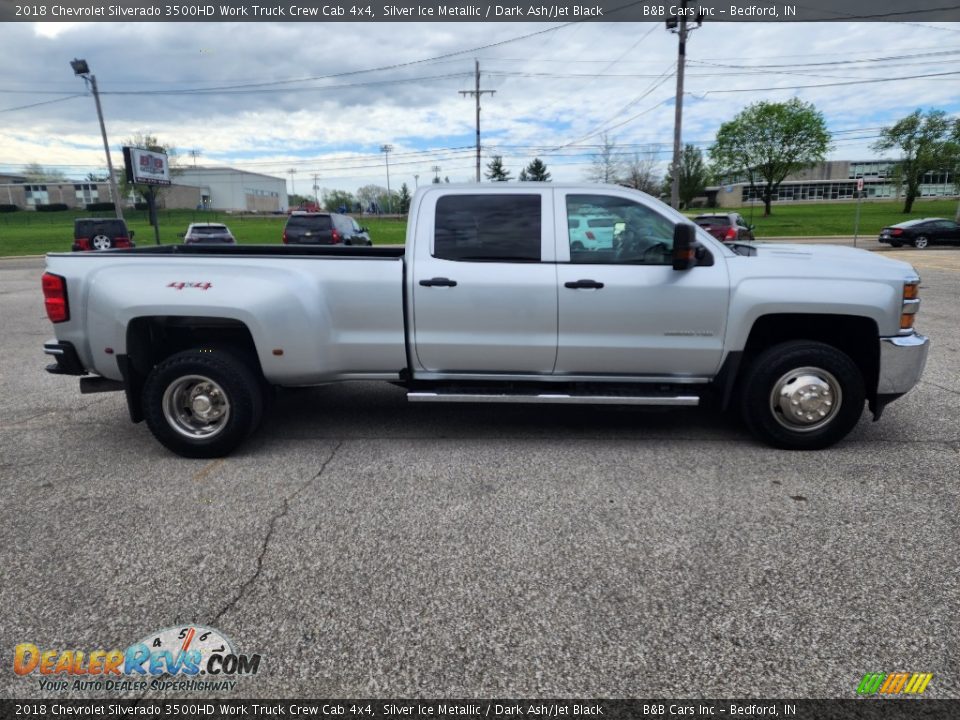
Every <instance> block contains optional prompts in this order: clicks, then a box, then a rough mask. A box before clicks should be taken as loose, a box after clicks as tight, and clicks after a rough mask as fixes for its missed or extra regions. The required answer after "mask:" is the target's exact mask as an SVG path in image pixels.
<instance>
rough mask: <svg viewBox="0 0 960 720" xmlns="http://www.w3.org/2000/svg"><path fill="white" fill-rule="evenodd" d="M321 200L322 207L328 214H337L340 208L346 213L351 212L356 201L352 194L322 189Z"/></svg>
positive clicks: (344, 191)
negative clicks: (343, 208)
mask: <svg viewBox="0 0 960 720" xmlns="http://www.w3.org/2000/svg"><path fill="white" fill-rule="evenodd" d="M321 197H322V198H323V207H324V209H325V210H327V211H328V212H339V210H340V208H342V207H345V208H346V209H347V211H348V212H350V211H352V210H353V208H354V206H355V205H356V204H357V199H356V198H355V197H354V196H353V193H351V192H347V191H346V190H328V189H326V188H324V189H323V192H322V193H321Z"/></svg>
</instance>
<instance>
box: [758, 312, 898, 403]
mask: <svg viewBox="0 0 960 720" xmlns="http://www.w3.org/2000/svg"><path fill="white" fill-rule="evenodd" d="M879 336H880V334H879V330H878V328H877V323H876V322H874V321H873V320H871V319H870V318H866V317H858V316H855V315H804V314H799V313H781V314H775V315H763V316H761V317H759V318H757V320H756V322H754V324H753V327H752V328H751V329H750V336H749V337H748V338H747V344H746V347H745V348H744V351H743V352H744V354H743V362H742V365H741V367H742V368H747V367H749V366H750V363H751V362H752V361H753V358H755V357H756V356H757V355H759V354H760V353H761V352H763V351H764V350H766V349H767V348H768V347H772V346H773V345H777V344H779V343H782V342H787V341H789V340H813V341H816V342H822V343H825V344H827V345H831V346H833V347H835V348H837V349H838V350H841V351H842V352H844V353H846V354H847V355H848V356H849V357H850V359H851V360H853V362H854V363H856V365H857V367H858V368H860V372H861V373H862V374H863V384H864V388H865V389H866V392H867V398H868V399H873V398H874V396H875V395H876V391H877V379H878V376H879V372H880V346H879V344H878V342H877V339H878V338H879Z"/></svg>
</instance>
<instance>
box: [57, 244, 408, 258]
mask: <svg viewBox="0 0 960 720" xmlns="http://www.w3.org/2000/svg"><path fill="white" fill-rule="evenodd" d="M405 250H406V248H404V246H403V245H373V246H370V247H363V246H354V245H144V246H142V247H137V248H127V249H118V250H104V251H101V252H90V253H48V254H49V255H59V256H67V257H76V258H82V257H89V258H96V257H101V258H102V257H104V256H105V255H106V254H109V256H110V257H126V256H129V257H144V256H146V255H162V256H169V255H227V256H230V257H287V256H289V257H374V258H401V257H403V256H404V252H405Z"/></svg>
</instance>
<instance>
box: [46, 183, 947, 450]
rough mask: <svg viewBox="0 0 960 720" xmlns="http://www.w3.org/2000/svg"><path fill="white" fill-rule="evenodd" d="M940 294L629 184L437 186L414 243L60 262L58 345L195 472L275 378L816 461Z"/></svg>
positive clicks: (842, 254) (894, 383)
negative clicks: (709, 436) (191, 460)
mask: <svg viewBox="0 0 960 720" xmlns="http://www.w3.org/2000/svg"><path fill="white" fill-rule="evenodd" d="M919 282H920V278H919V276H918V275H917V273H916V271H915V270H914V269H913V268H912V267H911V266H910V265H907V264H905V263H903V262H898V261H896V260H890V259H888V258H885V257H883V256H882V255H878V254H873V253H869V252H865V251H862V250H854V249H849V248H841V247H829V246H820V247H807V246H796V245H764V244H758V245H741V244H732V245H726V244H724V243H722V242H720V241H718V240H716V239H714V238H713V237H711V236H710V235H709V234H708V233H706V232H704V231H703V230H701V229H699V228H697V227H696V226H695V225H693V224H692V223H690V222H689V221H688V220H687V219H686V218H684V217H683V216H682V215H680V214H679V213H677V212H675V211H673V210H672V209H670V208H669V207H667V206H666V205H664V204H663V203H661V202H660V201H658V200H655V199H653V198H651V197H648V196H647V195H644V194H643V193H639V192H635V191H632V190H629V189H626V188H622V187H614V186H606V185H563V184H553V183H547V184H541V183H521V184H506V183H501V184H489V185H463V186H457V185H442V186H441V185H433V186H431V187H428V188H424V189H421V190H419V191H418V192H417V194H416V195H415V196H414V198H413V202H412V204H411V207H410V217H409V222H408V226H407V238H406V246H405V247H376V246H375V247H372V248H360V247H331V246H317V247H311V246H306V245H299V246H292V247H291V246H288V247H284V246H281V245H276V246H243V245H241V246H224V247H215V246H202V245H183V246H162V247H142V248H136V249H130V250H111V251H106V252H98V253H83V254H81V253H76V254H66V253H55V254H51V255H49V256H48V257H47V272H46V274H45V275H44V276H43V292H44V298H45V303H46V309H47V313H48V315H49V317H50V320H51V321H52V322H53V323H54V329H55V334H56V339H55V340H52V341H50V342H48V343H47V344H46V345H45V347H44V350H45V352H46V353H47V354H49V355H52V356H53V357H54V358H55V359H56V362H55V363H54V364H52V365H50V366H49V367H48V368H47V370H48V371H50V372H53V373H60V374H68V375H83V376H84V377H83V378H81V380H80V388H81V391H82V392H99V391H104V390H120V389H122V390H124V391H125V392H126V397H127V405H128V408H129V411H130V417H131V418H132V420H133V421H134V422H139V421H140V420H144V419H145V420H146V421H147V425H148V426H149V427H150V430H151V431H152V432H153V434H154V435H155V436H156V438H157V439H158V440H159V441H160V442H161V443H163V444H164V445H165V446H166V447H168V448H169V449H170V450H172V451H173V452H175V453H179V454H180V455H184V456H189V457H216V456H221V455H224V454H226V453H229V452H230V451H231V450H233V449H234V448H235V447H236V446H237V445H238V444H239V443H240V442H242V441H243V439H244V438H245V437H246V436H247V435H248V434H249V433H251V432H253V430H254V429H255V428H256V427H257V426H258V424H259V422H260V420H261V416H262V414H263V412H264V405H265V403H266V401H267V400H268V399H269V397H270V394H271V392H272V391H273V388H274V386H299V385H312V384H320V383H329V382H334V381H343V380H384V381H388V382H392V383H395V384H401V385H403V386H404V387H405V388H406V389H407V391H408V397H409V399H410V400H411V401H415V402H509V403H543V404H552V403H593V404H610V405H674V406H684V405H687V406H689V405H698V404H707V403H709V404H712V405H713V406H716V407H719V408H727V407H735V408H738V409H739V411H740V412H741V413H742V415H743V417H744V419H745V421H746V424H747V426H748V427H749V428H750V430H751V431H752V432H753V433H754V434H755V435H756V436H757V437H758V438H760V439H762V440H763V441H765V442H767V443H769V444H771V445H774V446H777V447H782V448H795V449H816V448H823V447H826V446H828V445H831V444H832V443H835V442H836V441H838V440H840V439H841V438H843V437H844V436H845V435H846V434H847V433H848V432H849V431H850V430H851V429H852V428H853V427H854V425H856V424H857V422H858V421H859V420H860V417H861V415H862V413H863V407H864V403H865V402H866V403H868V405H869V408H870V409H871V411H872V412H873V417H874V419H875V420H876V419H878V418H879V416H880V413H881V411H882V410H883V408H884V406H885V405H886V404H887V403H889V402H891V401H892V400H894V399H896V398H897V397H899V396H901V395H903V394H904V393H905V392H907V391H908V390H910V388H912V387H913V386H914V384H916V382H917V381H918V379H919V377H920V375H921V373H922V371H923V367H924V364H925V362H926V357H927V350H928V345H929V341H928V339H927V338H925V337H923V336H921V335H918V334H917V333H916V332H915V331H914V329H913V323H914V318H915V316H916V312H917V309H918V307H919V304H920V300H919V298H918V291H919Z"/></svg>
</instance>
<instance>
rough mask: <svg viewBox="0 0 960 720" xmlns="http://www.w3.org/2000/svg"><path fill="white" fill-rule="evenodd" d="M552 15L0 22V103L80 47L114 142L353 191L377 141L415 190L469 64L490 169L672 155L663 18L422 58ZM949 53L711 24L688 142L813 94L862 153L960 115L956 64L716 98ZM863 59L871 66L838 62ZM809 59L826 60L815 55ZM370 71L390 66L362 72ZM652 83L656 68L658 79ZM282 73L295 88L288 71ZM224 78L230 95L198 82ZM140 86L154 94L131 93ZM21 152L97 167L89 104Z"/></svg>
mask: <svg viewBox="0 0 960 720" xmlns="http://www.w3.org/2000/svg"><path fill="white" fill-rule="evenodd" d="M549 27H551V26H550V25H547V24H537V25H532V24H512V23H511V24H501V23H496V24H494V23H491V24H463V23H450V24H436V23H435V24H424V25H413V24H396V25H393V24H389V23H377V24H356V25H353V24H332V23H328V24H317V25H312V24H298V23H288V24H270V23H263V24H253V23H241V24H225V23H218V24H213V23H206V24H183V23H181V24H172V23H167V24H164V23H145V24H122V23H102V24H97V23H57V24H43V25H34V26H32V27H31V26H25V25H19V24H8V25H5V26H3V28H2V31H3V36H4V42H3V43H2V44H0V65H2V66H5V67H17V68H18V71H17V73H14V74H11V75H10V76H8V77H7V78H5V79H4V80H3V81H0V111H2V110H4V109H9V108H14V107H22V106H26V105H31V104H35V103H41V102H45V101H49V100H58V99H61V98H64V97H66V96H67V95H69V94H77V93H81V92H83V91H84V87H83V84H82V82H81V81H80V80H79V79H77V78H75V77H74V76H73V74H72V72H71V70H70V68H69V64H68V62H69V60H70V59H72V58H73V57H83V58H85V59H87V61H88V62H89V63H90V67H91V69H92V70H93V72H94V73H95V74H96V76H97V78H98V81H99V85H100V89H101V92H102V94H103V106H104V114H105V116H106V122H107V128H108V132H109V134H110V139H111V143H112V145H114V146H115V147H116V146H118V145H119V143H120V141H121V140H123V139H124V138H127V137H130V136H132V135H133V134H135V133H137V132H149V133H151V134H155V135H158V136H159V137H160V138H161V139H162V140H164V141H166V142H168V143H172V144H173V145H175V146H176V147H177V148H179V149H180V150H181V153H182V154H184V155H185V154H186V151H188V150H190V149H194V148H195V149H199V150H200V151H201V155H200V157H199V158H198V162H200V163H209V164H214V163H215V164H234V165H238V166H241V167H248V168H249V169H252V170H256V171H259V172H266V173H270V174H275V175H278V176H286V170H287V169H288V168H290V167H296V168H297V169H298V172H299V175H298V177H307V176H310V175H312V174H313V173H318V174H319V175H320V177H321V180H320V182H321V184H324V183H327V185H328V186H338V187H343V188H345V189H354V188H355V187H356V186H357V185H360V184H365V183H368V182H377V181H379V182H383V179H381V177H382V175H384V174H385V173H384V171H383V162H382V161H383V159H384V158H383V156H382V155H381V154H380V153H379V152H378V149H379V147H380V145H381V144H383V143H391V144H393V145H394V147H395V149H394V152H393V153H392V154H391V177H392V179H393V180H394V181H395V182H396V183H397V184H399V182H402V181H407V182H408V183H410V184H412V183H413V176H414V174H419V175H420V176H421V179H426V178H428V177H430V176H432V174H433V171H432V170H431V168H432V167H433V166H435V165H439V166H441V168H442V170H441V172H440V174H441V177H443V176H445V175H449V176H450V178H451V180H465V179H469V178H471V177H472V175H473V167H474V159H473V155H472V152H471V151H470V146H472V145H473V140H474V139H473V134H474V107H473V100H472V98H465V97H463V96H462V95H460V94H459V92H458V91H460V90H468V89H472V87H473V63H474V57H477V58H479V60H480V63H481V71H482V73H483V74H482V79H481V85H482V87H483V89H491V90H496V94H495V95H493V96H490V95H484V96H483V97H482V105H483V110H482V116H481V117H482V129H483V141H484V147H485V157H484V162H486V161H487V159H488V158H489V155H490V154H491V153H493V152H498V153H502V154H503V155H504V159H505V162H506V165H507V167H508V168H510V169H511V170H512V171H513V173H514V175H516V174H517V173H519V170H520V168H521V167H522V166H523V165H525V164H526V163H527V162H529V161H530V160H531V159H532V158H533V156H534V155H537V154H539V155H541V156H542V157H543V159H544V160H545V161H546V162H547V164H548V166H549V167H550V170H551V172H552V173H553V176H554V178H555V179H558V180H575V179H579V178H580V177H582V174H583V172H584V170H585V168H586V165H587V163H588V162H589V155H590V152H591V149H590V147H589V146H591V145H593V146H596V145H598V144H599V143H600V142H601V140H600V138H601V134H602V132H603V131H604V130H607V131H608V132H609V135H610V136H611V137H613V138H615V140H616V142H617V143H618V144H619V145H621V146H623V147H624V148H625V149H634V150H646V149H649V148H651V147H652V148H657V147H659V148H660V157H661V159H662V160H663V161H666V160H667V159H668V157H669V154H670V148H671V146H672V132H673V106H672V97H673V95H674V90H675V86H674V82H675V80H674V77H673V75H672V69H671V68H672V65H673V63H674V62H675V60H676V36H675V35H672V34H669V33H667V32H665V31H664V30H663V29H662V27H661V26H660V25H657V26H656V27H653V26H651V25H646V24H637V23H633V24H629V23H622V24H614V23H609V24H603V23H601V24H595V23H583V24H579V25H574V26H569V27H564V28H562V29H558V30H556V31H554V32H549V33H545V34H540V35H536V36H533V37H529V38H527V39H523V40H519V41H516V42H509V43H506V44H502V45H499V46H497V47H495V48H490V49H487V50H478V51H475V52H468V53H462V54H456V55H452V56H449V57H443V58H441V59H439V60H436V61H433V62H420V63H418V62H416V61H421V60H424V59H427V58H435V57H437V56H444V55H451V54H452V53H461V52H462V51H464V50H468V49H470V48H478V47H481V46H486V45H490V44H492V43H497V42H500V41H503V40H509V39H511V38H516V37H518V36H522V35H525V34H530V33H533V32H535V31H538V30H543V29H545V28H549ZM932 38H935V39H936V43H935V47H936V49H937V50H938V51H939V52H941V53H945V54H944V55H942V57H940V58H938V57H935V56H929V57H917V58H913V59H902V60H900V61H884V62H880V61H877V60H876V58H883V57H888V56H894V55H897V56H900V55H915V54H918V53H922V52H924V50H925V49H929V48H931V47H932V44H931V39H932ZM950 53H953V54H950ZM957 57H960V26H957V25H953V26H950V25H946V24H945V25H944V26H943V27H941V28H933V27H931V26H918V25H910V24H885V23H869V24H867V23H863V24H843V25H841V24H833V23H823V24H786V23H782V24H760V23H742V24H734V23H712V24H711V23H707V24H705V25H704V26H703V27H702V28H700V29H698V30H697V31H695V32H694V33H693V35H692V37H691V39H690V42H689V44H688V59H689V60H690V63H689V65H688V67H687V78H686V89H687V91H688V94H687V95H686V96H685V101H684V103H685V108H684V125H683V128H684V133H683V135H684V140H685V141H698V142H700V144H701V145H705V144H706V143H708V142H709V141H710V140H711V139H712V137H713V135H714V133H715V132H716V129H717V127H718V126H719V124H720V123H721V122H723V121H726V120H729V119H731V118H732V117H733V116H734V115H735V114H736V113H737V112H739V111H740V110H741V109H742V108H743V107H744V106H745V105H747V104H749V103H750V102H754V101H757V100H760V99H764V100H784V99H787V98H789V97H793V96H794V95H796V96H799V97H801V98H802V99H804V100H808V101H812V102H814V103H815V104H816V106H817V107H818V109H820V110H821V111H822V112H823V113H824V115H825V116H826V118H827V121H828V124H829V126H830V127H831V129H833V130H847V129H856V128H867V130H865V131H864V132H863V133H862V135H863V136H867V137H864V138H861V139H856V138H860V133H848V134H845V135H843V136H841V137H842V138H843V139H842V141H838V142H837V146H836V149H835V151H834V153H833V156H834V157H837V158H840V157H846V158H852V157H868V156H870V155H872V152H871V151H870V149H869V145H870V143H871V142H872V140H871V139H870V138H869V135H871V134H874V135H875V132H876V131H875V128H877V127H879V126H881V125H889V124H891V123H892V122H894V121H895V120H897V119H898V118H900V117H902V116H903V115H905V114H907V113H908V112H911V111H912V110H914V109H915V108H917V107H922V108H933V107H939V108H943V109H946V110H948V111H950V112H953V113H956V112H957V111H958V110H960V104H958V98H960V93H958V92H957V90H958V88H960V83H958V81H957V78H958V77H960V76H945V77H942V78H935V79H923V78H920V79H914V80H903V81H896V82H879V83H869V84H856V85H837V86H829V87H814V88H800V89H791V88H790V87H787V88H786V89H782V90H756V91H749V92H721V91H728V90H749V89H752V88H778V87H785V86H798V85H822V84H825V83H831V82H846V81H855V80H856V79H858V78H860V79H876V78H890V77H899V76H910V75H923V74H930V73H935V72H947V71H950V70H952V69H953V68H955V67H956V63H955V62H950V63H948V62H945V61H946V60H948V59H949V60H953V59H955V58H957ZM865 59H868V60H869V59H873V61H871V62H864V63H856V62H851V61H855V60H865ZM814 62H817V63H823V64H822V65H816V66H809V65H808V64H809V63H814ZM408 63H415V64H409V65H408ZM376 67H383V68H386V69H381V70H378V71H376V72H360V71H363V70H366V69H369V68H376ZM658 77H660V78H661V79H664V78H665V80H664V81H663V82H662V83H661V84H660V85H659V86H658V87H655V88H654V87H653V86H654V85H656V84H657V78H658ZM289 80H295V82H284V81H289ZM224 87H226V88H231V90H229V91H217V92H214V91H209V92H200V91H202V90H203V89H210V88H224ZM190 90H193V91H194V92H192V93H191V92H188V91H190ZM143 91H149V92H150V93H151V94H136V93H142V92H143ZM129 93H133V94H129ZM871 128H873V129H874V130H870V129H871ZM581 138H582V140H581ZM851 138H853V139H851ZM574 141H578V142H574ZM571 144H572V145H571ZM452 148H461V149H460V150H457V149H452ZM548 148H563V149H562V150H557V151H554V152H546V149H548ZM428 149H433V150H434V151H435V152H432V153H431V152H426V150H428ZM114 160H115V161H118V160H119V153H117V154H116V155H115V157H114ZM184 160H185V161H188V159H187V158H186V157H185V158H184ZM189 161H192V160H189ZM29 162H40V163H42V164H45V165H57V166H61V167H64V169H66V170H67V171H68V172H70V173H71V174H76V175H78V176H82V175H85V174H86V173H87V172H89V171H91V170H94V169H97V168H99V167H102V166H103V165H104V161H103V157H102V149H101V143H100V137H99V127H98V124H97V121H96V114H95V111H94V105H93V101H92V99H91V98H90V97H81V98H74V99H69V100H64V101H63V102H56V103H53V104H46V105H38V106H36V107H32V108H26V109H22V110H17V111H15V112H9V113H6V112H0V169H9V170H16V169H18V168H19V167H21V166H22V165H24V164H26V163H29ZM397 178H399V179H397Z"/></svg>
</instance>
